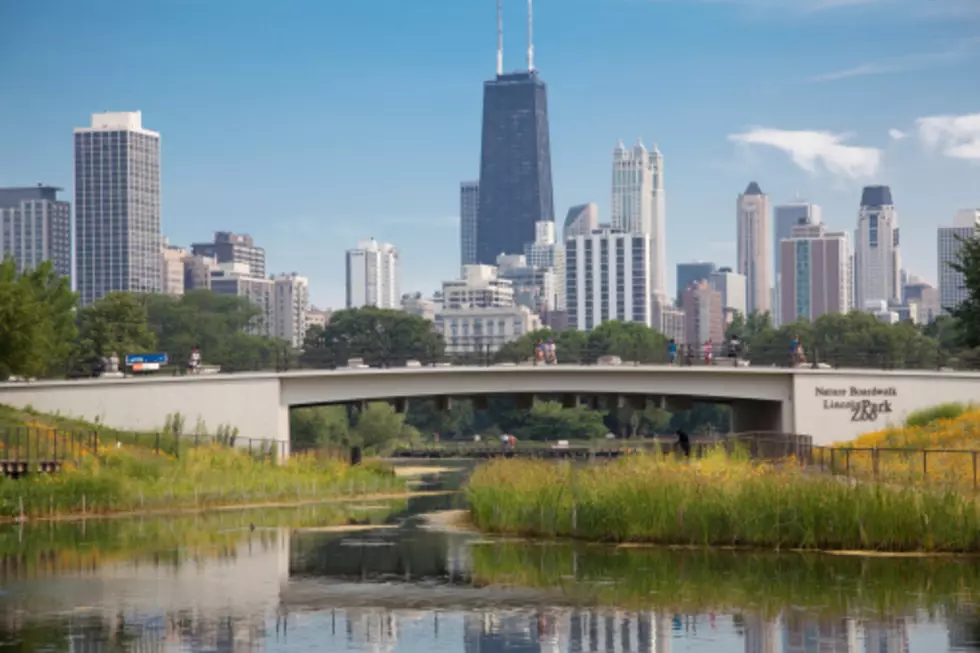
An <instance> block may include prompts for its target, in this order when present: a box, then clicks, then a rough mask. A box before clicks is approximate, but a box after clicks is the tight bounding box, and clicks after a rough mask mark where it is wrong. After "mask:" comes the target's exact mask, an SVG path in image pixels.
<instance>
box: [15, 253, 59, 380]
mask: <svg viewBox="0 0 980 653" xmlns="http://www.w3.org/2000/svg"><path fill="white" fill-rule="evenodd" d="M75 304H76V298H75V294H74V293H72V292H71V288H70V286H69V284H68V280H67V279H65V278H63V277H60V276H59V275H58V274H57V273H56V272H55V271H54V268H53V266H52V265H51V264H50V263H48V262H45V263H42V264H41V265H39V266H38V267H37V268H36V269H34V270H30V271H27V272H25V273H24V274H18V273H17V264H16V262H15V261H14V260H13V259H12V258H7V259H5V260H4V261H3V263H0V379H7V378H9V377H10V376H26V377H37V376H43V375H44V374H46V373H50V372H52V371H54V370H56V369H57V370H59V371H61V372H63V371H64V369H65V365H66V364H67V363H68V358H69V353H70V351H71V347H72V344H73V343H74V340H75V324H74V315H73V309H74V307H75Z"/></svg>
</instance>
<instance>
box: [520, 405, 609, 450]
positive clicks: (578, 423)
mask: <svg viewBox="0 0 980 653" xmlns="http://www.w3.org/2000/svg"><path fill="white" fill-rule="evenodd" d="M602 417H603V413H601V412H599V411H596V410H589V409H588V408H586V407H584V406H577V407H575V408H565V407H564V406H562V405H561V404H560V403H559V402H557V401H548V402H541V403H539V404H536V405H535V406H534V408H532V409H531V410H530V411H528V412H527V413H526V414H525V417H524V420H523V424H521V425H520V426H518V427H517V428H516V429H514V431H515V432H516V433H517V436H518V437H519V438H521V439H523V440H589V439H592V438H601V437H602V436H603V435H605V434H606V425H605V424H604V423H603V421H602Z"/></svg>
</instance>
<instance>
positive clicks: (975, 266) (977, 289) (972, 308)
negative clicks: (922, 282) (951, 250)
mask: <svg viewBox="0 0 980 653" xmlns="http://www.w3.org/2000/svg"><path fill="white" fill-rule="evenodd" d="M959 240H960V244H961V245H960V248H959V250H958V251H957V252H956V260H955V261H952V262H951V263H950V264H949V266H950V267H951V268H953V269H954V270H955V271H957V272H959V273H960V274H962V275H963V287H964V288H965V289H966V293H967V298H966V300H965V301H963V302H962V303H961V304H960V305H959V306H944V307H943V308H946V309H947V310H949V312H950V313H951V314H952V315H953V317H955V318H956V319H957V320H958V321H959V324H960V342H961V344H962V345H964V346H965V347H967V348H969V349H975V348H977V347H980V238H960V239H959Z"/></svg>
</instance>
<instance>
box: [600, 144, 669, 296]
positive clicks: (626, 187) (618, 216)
mask: <svg viewBox="0 0 980 653" xmlns="http://www.w3.org/2000/svg"><path fill="white" fill-rule="evenodd" d="M663 165H664V160H663V155H662V154H661V153H660V150H658V149H657V147H656V146H654V148H653V151H648V150H647V149H646V147H644V146H643V143H642V142H637V144H636V145H635V146H633V149H632V150H627V149H626V148H625V147H623V142H622V141H620V142H619V144H618V145H617V146H616V149H615V150H613V177H612V216H611V223H612V227H613V229H618V230H621V231H624V232H627V233H633V234H646V235H648V236H650V241H651V242H650V257H651V258H650V288H651V292H653V293H655V294H657V295H661V296H662V295H666V294H667V238H666V227H665V219H666V208H665V198H664V176H663Z"/></svg>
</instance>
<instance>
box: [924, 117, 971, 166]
mask: <svg viewBox="0 0 980 653" xmlns="http://www.w3.org/2000/svg"><path fill="white" fill-rule="evenodd" d="M915 126H916V127H917V128H918V131H919V139H920V140H921V141H922V143H923V145H925V146H926V147H928V148H931V149H939V150H941V151H942V153H943V154H944V155H946V156H948V157H950V158H952V159H968V160H971V161H980V113H968V114H965V115H962V116H929V117H926V118H919V119H918V120H916V121H915Z"/></svg>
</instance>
